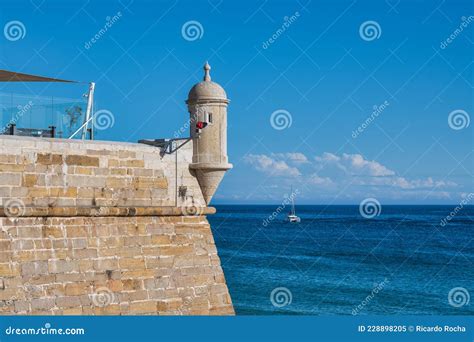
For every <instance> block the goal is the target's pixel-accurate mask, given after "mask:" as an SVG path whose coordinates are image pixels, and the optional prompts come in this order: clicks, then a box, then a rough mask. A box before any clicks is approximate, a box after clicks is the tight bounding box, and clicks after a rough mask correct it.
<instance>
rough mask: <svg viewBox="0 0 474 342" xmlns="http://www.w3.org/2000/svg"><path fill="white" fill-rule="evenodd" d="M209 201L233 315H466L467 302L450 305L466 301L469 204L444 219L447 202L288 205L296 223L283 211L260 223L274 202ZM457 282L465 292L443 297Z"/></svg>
mask: <svg viewBox="0 0 474 342" xmlns="http://www.w3.org/2000/svg"><path fill="white" fill-rule="evenodd" d="M216 208H217V214H215V215H212V216H209V221H210V222H211V226H212V230H213V233H214V238H215V241H216V244H217V247H218V251H219V255H220V257H221V262H222V266H223V269H224V272H225V276H226V280H227V284H228V286H229V290H230V293H231V296H232V300H233V303H234V307H235V310H236V312H237V314H247V315H253V314H316V315H317V314H344V315H350V314H352V313H359V314H379V315H387V314H388V315H392V314H415V315H418V314H428V315H429V314H441V315H458V314H459V315H461V314H464V315H472V314H474V303H465V304H464V305H462V306H458V307H456V306H453V305H451V304H455V305H459V304H463V303H464V302H466V301H467V300H468V299H469V297H470V296H472V297H473V299H472V300H473V301H474V225H473V220H474V207H473V206H467V207H464V208H462V210H460V211H459V212H458V213H457V215H456V216H455V217H454V218H453V219H452V220H450V221H449V222H448V223H447V224H446V225H445V226H442V225H441V224H440V223H441V221H442V220H443V219H444V218H446V216H447V215H449V213H450V212H451V211H452V210H453V209H454V206H383V208H382V212H381V214H380V215H379V216H377V217H375V218H372V219H366V218H363V217H362V216H361V215H360V213H359V207H358V206H298V207H297V213H298V215H299V216H300V217H301V219H302V221H301V223H299V224H290V223H286V222H285V221H284V219H285V216H286V211H285V213H282V214H280V215H278V216H277V217H276V218H275V219H274V220H271V221H269V223H268V224H264V220H265V219H267V218H268V217H269V216H270V215H272V213H273V212H274V211H275V210H276V208H277V207H276V206H231V205H221V206H216ZM457 287H461V288H464V289H465V290H466V291H467V292H466V291H463V290H462V291H461V292H456V293H455V295H453V296H452V298H451V299H452V300H451V304H450V301H449V299H448V294H449V292H450V291H451V290H452V289H453V288H457ZM276 288H284V289H280V290H281V291H280V290H276V291H280V292H277V293H279V296H277V293H275V296H274V298H273V299H274V303H275V304H276V305H273V304H272V301H271V300H270V295H271V293H272V291H273V290H274V289H276ZM466 295H467V297H466ZM290 299H291V303H288V302H289V300H290ZM282 304H287V305H284V306H281V305H282Z"/></svg>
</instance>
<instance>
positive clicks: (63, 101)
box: [0, 92, 92, 139]
mask: <svg viewBox="0 0 474 342" xmlns="http://www.w3.org/2000/svg"><path fill="white" fill-rule="evenodd" d="M86 109H87V98H86V97H82V98H76V99H70V98H62V97H46V96H36V95H23V94H13V93H5V92H0V124H1V127H0V134H4V135H5V134H6V135H23V136H34V137H53V138H69V137H70V136H71V135H72V134H73V133H74V132H76V131H77V130H78V129H79V128H80V127H81V126H82V125H83V123H84V118H85V116H86ZM89 127H91V125H90V124H89ZM89 133H90V134H91V133H92V132H89ZM87 136H88V137H89V134H88V135H87ZM73 138H75V139H80V138H81V134H76V135H75V136H74V137H73Z"/></svg>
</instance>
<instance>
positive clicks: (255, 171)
mask: <svg viewBox="0 0 474 342" xmlns="http://www.w3.org/2000/svg"><path fill="white" fill-rule="evenodd" d="M119 13H120V14H119ZM114 15H115V16H117V18H116V20H114V22H113V24H111V25H110V27H109V28H108V29H107V32H105V33H104V34H101V35H100V37H99V39H97V40H96V42H95V43H91V39H92V38H93V37H94V36H95V35H96V34H98V32H99V30H100V29H102V28H104V26H105V25H106V23H107V18H109V20H110V18H113V17H114ZM472 15H474V11H473V6H472V2H470V1H467V0H466V1H450V2H444V1H377V2H375V1H314V0H313V1H306V0H300V1H249V2H244V1H239V2H233V3H230V2H224V1H158V2H151V1H138V0H135V1H130V0H122V1H100V2H98V1H96V2H92V1H91V2H88V1H67V2H64V1H39V0H38V1H18V0H15V1H3V3H2V11H1V12H0V22H1V26H2V27H4V28H5V27H6V25H7V24H8V23H10V22H12V21H19V22H21V24H23V27H24V29H23V28H21V29H22V30H23V33H22V34H21V37H22V38H20V39H17V40H16V39H14V40H9V39H6V38H7V37H6V33H5V32H4V36H1V37H0V41H1V45H0V68H2V69H9V70H15V71H20V72H25V73H34V74H44V75H48V76H52V77H62V78H66V79H74V80H81V81H91V80H92V81H95V82H96V83H97V90H96V97H97V109H106V110H109V111H111V112H112V113H113V115H114V118H115V123H114V126H113V127H112V128H110V129H108V130H105V131H100V132H99V134H98V136H97V138H98V139H104V140H122V141H132V142H133V141H137V140H138V139H142V138H160V137H172V136H173V134H174V132H176V131H178V130H179V129H180V127H182V126H183V124H185V123H186V120H187V117H188V114H187V111H186V107H185V103H184V100H185V99H186V96H187V93H188V91H189V89H190V88H191V87H192V85H193V84H194V83H196V82H198V81H199V80H200V79H201V78H202V65H203V64H204V62H205V61H206V60H209V63H210V64H211V66H212V70H211V75H212V77H213V80H214V81H216V82H218V83H220V84H221V85H222V86H224V87H225V89H226V91H227V94H228V96H229V98H230V99H231V104H230V107H229V114H228V118H229V142H228V147H229V151H228V152H229V158H230V161H231V162H232V163H233V164H234V169H233V170H231V171H230V172H229V173H228V174H227V175H226V177H225V179H224V181H223V182H222V184H221V187H220V189H219V191H218V193H217V194H216V196H215V198H214V203H279V202H281V201H282V200H283V197H284V195H285V194H288V193H289V191H290V186H293V187H294V188H297V189H298V190H299V193H298V198H297V201H298V203H316V204H319V203H333V204H347V203H359V202H360V201H361V200H362V199H364V198H367V197H374V198H377V199H378V200H379V201H380V202H381V203H459V202H460V201H461V200H462V198H463V197H466V196H467V195H468V194H469V193H470V192H473V191H474V186H473V185H474V184H473V170H474V167H473V166H474V157H473V140H474V139H473V127H474V124H473V123H471V124H470V125H469V126H467V120H470V119H471V118H472V113H473V100H472V99H473V85H474V78H473V70H474V65H473V46H474V45H473V43H474V37H473V32H474V30H473V26H474V18H472V17H470V16H472ZM190 21H196V22H198V23H199V25H200V26H201V27H202V30H201V27H198V29H199V30H200V34H199V37H197V39H195V40H193V38H194V37H187V38H188V39H185V38H186V37H185V36H183V34H182V28H183V25H185V24H186V23H188V22H190ZM285 22H286V23H287V24H286V25H285V24H284V23H285ZM374 22H375V23H374ZM463 23H464V24H463ZM365 25H368V28H367V31H364V30H363V28H364V27H365ZM460 27H462V30H459V29H460ZM371 29H373V30H372V31H371ZM371 33H375V35H371ZM450 36H451V38H452V39H451V41H450V42H446V39H447V38H448V37H450ZM272 37H273V38H272ZM10 38H11V37H10ZM270 38H272V39H273V42H270ZM86 45H88V46H87V47H88V48H86ZM85 90H86V85H84V84H78V85H70V86H69V85H68V86H65V85H58V84H33V85H32V84H29V85H27V86H25V85H11V84H8V85H1V89H0V91H2V92H14V93H24V94H30V93H36V94H41V95H45V96H50V95H53V94H54V95H56V96H64V97H78V96H80V94H82V93H83V92H84V91H85ZM374 106H376V108H377V110H376V114H374ZM452 112H454V113H453V114H452V116H451V117H454V118H457V119H458V120H460V121H457V120H456V121H455V122H454V123H453V122H452V123H451V126H453V125H454V127H455V128H460V127H459V125H460V126H461V129H453V128H452V127H451V126H450V125H449V122H448V117H449V114H450V113H452ZM272 113H275V114H274V116H273V117H275V116H276V117H279V118H280V119H282V118H283V119H285V118H286V119H289V120H290V121H291V125H289V122H288V121H285V120H283V121H280V120H277V121H274V122H273V125H272V122H271V118H272ZM367 120H368V121H367ZM463 120H464V121H463ZM364 122H365V123H368V124H366V125H365V127H362V124H363V123H364ZM456 122H457V125H458V126H456ZM278 125H283V126H278ZM359 126H361V128H360V129H359V131H358V132H356V131H357V130H358V127H359ZM464 126H466V127H464ZM275 127H277V128H283V129H275Z"/></svg>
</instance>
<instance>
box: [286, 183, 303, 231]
mask: <svg viewBox="0 0 474 342" xmlns="http://www.w3.org/2000/svg"><path fill="white" fill-rule="evenodd" d="M290 197H291V211H290V213H289V214H288V222H291V223H299V222H301V218H300V217H298V216H296V212H295V198H294V196H293V188H292V189H291V195H290Z"/></svg>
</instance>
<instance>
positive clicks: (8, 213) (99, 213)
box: [0, 206, 216, 219]
mask: <svg viewBox="0 0 474 342" xmlns="http://www.w3.org/2000/svg"><path fill="white" fill-rule="evenodd" d="M215 213H216V208H214V207H196V208H193V210H189V208H188V207H185V208H184V207H183V208H181V207H165V206H156V207H151V206H147V207H106V206H103V207H23V208H18V210H15V211H14V212H13V211H12V210H9V209H8V208H0V217H9V218H12V219H14V218H21V217H78V216H90V217H107V216H122V217H123V216H191V217H192V216H203V215H212V214H215Z"/></svg>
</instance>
